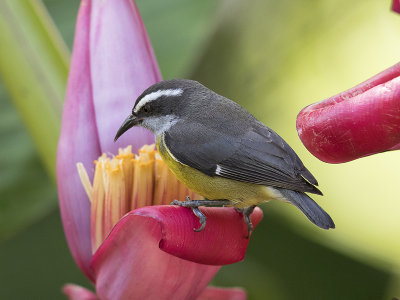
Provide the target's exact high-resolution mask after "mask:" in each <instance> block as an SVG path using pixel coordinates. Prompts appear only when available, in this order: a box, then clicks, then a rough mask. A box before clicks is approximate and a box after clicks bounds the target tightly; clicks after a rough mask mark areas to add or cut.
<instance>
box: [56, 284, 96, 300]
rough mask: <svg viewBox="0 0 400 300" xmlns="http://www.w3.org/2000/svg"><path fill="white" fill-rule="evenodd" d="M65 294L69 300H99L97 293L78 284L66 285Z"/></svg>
mask: <svg viewBox="0 0 400 300" xmlns="http://www.w3.org/2000/svg"><path fill="white" fill-rule="evenodd" d="M63 292H64V294H65V295H67V297H68V299H69V300H99V298H98V297H97V296H96V294H95V293H93V292H92V291H89V290H88V289H86V288H84V287H81V286H79V285H76V284H72V283H70V284H66V285H64V287H63Z"/></svg>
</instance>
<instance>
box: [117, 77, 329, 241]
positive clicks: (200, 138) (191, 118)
mask: <svg viewBox="0 0 400 300" xmlns="http://www.w3.org/2000/svg"><path fill="white" fill-rule="evenodd" d="M136 125H140V126H143V127H145V128H147V129H149V130H151V131H152V132H153V133H154V135H155V138H156V145H157V149H158V151H159V153H160V155H161V157H162V159H163V160H164V161H165V163H166V164H167V166H168V167H169V168H170V170H171V171H172V172H173V173H174V174H175V176H176V177H177V178H178V179H179V180H180V181H181V182H183V183H184V184H185V185H186V186H187V187H188V188H190V189H191V190H193V191H194V192H196V193H198V194H200V195H202V196H204V197H205V198H206V200H190V199H188V201H176V200H175V201H173V203H172V204H176V205H181V206H185V207H190V208H192V210H193V212H194V213H195V214H196V216H198V217H199V219H200V223H201V227H200V228H199V229H195V230H196V231H200V230H202V229H203V228H204V226H205V224H206V217H205V216H204V215H203V214H202V213H201V211H200V210H199V209H198V207H199V206H204V205H206V206H220V205H224V206H225V205H226V206H233V207H236V208H237V209H238V210H239V211H242V212H243V215H244V219H245V221H246V223H247V226H248V230H249V235H250V233H251V231H252V230H253V226H252V224H251V221H250V217H249V216H250V214H251V213H252V211H253V209H254V207H255V206H256V205H258V204H260V203H262V202H265V201H269V200H271V199H279V200H283V201H288V202H290V203H292V204H293V205H295V206H296V207H298V208H299V209H300V210H301V211H302V212H303V213H304V214H305V215H306V216H307V218H308V219H309V220H310V221H311V222H313V223H314V224H315V225H317V226H319V227H321V228H323V229H329V228H335V224H334V223H333V221H332V219H331V217H330V216H329V215H328V214H327V213H326V212H325V211H324V210H323V209H322V208H321V207H320V206H319V205H318V204H317V203H316V202H314V200H312V199H311V198H310V197H309V196H307V195H306V194H305V193H313V194H318V195H322V193H321V191H320V190H319V189H318V188H316V187H315V186H316V185H318V182H317V180H316V179H315V178H314V176H313V175H312V174H311V173H310V171H308V170H307V168H306V167H305V166H304V165H303V163H302V162H301V160H300V158H299V157H298V156H297V154H296V153H295V152H294V150H293V149H292V148H291V147H290V146H289V145H288V144H287V143H286V142H285V141H284V140H283V139H282V138H281V137H280V136H279V135H278V134H276V133H275V132H274V131H273V130H271V129H270V128H268V127H267V126H265V125H264V124H262V123H261V122H260V121H258V120H257V119H256V118H255V117H254V116H253V115H252V114H250V113H249V112H248V111H247V110H245V109H244V108H243V107H241V106H240V105H238V104H237V103H235V102H233V101H231V100H229V99H227V98H225V97H223V96H221V95H218V94H216V93H215V92H213V91H211V90H210V89H208V88H206V87H205V86H203V85H202V84H200V83H198V82H196V81H192V80H186V79H173V80H166V81H162V82H159V83H157V84H154V85H153V86H151V87H149V88H148V89H147V90H145V91H144V92H143V93H142V94H141V95H140V96H139V98H138V99H137V100H136V103H135V105H134V107H133V109H132V114H131V115H130V116H128V118H127V119H126V120H125V121H124V123H123V124H122V126H121V127H120V128H119V130H118V132H117V134H116V136H115V140H117V139H118V138H119V137H120V136H121V135H122V134H123V133H124V132H125V131H127V130H128V129H129V128H131V127H133V126H136Z"/></svg>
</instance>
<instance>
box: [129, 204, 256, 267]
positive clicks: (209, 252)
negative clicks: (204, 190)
mask: <svg viewBox="0 0 400 300" xmlns="http://www.w3.org/2000/svg"><path fill="white" fill-rule="evenodd" d="M201 211H203V213H204V214H205V216H206V217H207V223H206V227H205V228H204V229H203V230H202V231H201V232H195V231H193V228H199V227H200V223H199V219H198V218H197V217H196V216H195V215H194V214H193V213H192V211H191V210H190V209H187V208H183V207H178V206H147V207H143V208H140V209H136V210H134V211H132V213H133V214H135V215H141V216H146V217H151V218H155V219H156V220H157V221H158V222H159V223H160V225H161V226H162V234H163V236H162V239H161V241H160V248H161V249H162V250H164V251H165V252H167V253H170V254H172V255H175V256H177V257H180V258H183V259H186V260H190V261H193V262H197V263H201V264H207V265H227V264H232V263H235V262H238V261H241V260H243V259H244V255H245V253H246V250H247V246H248V244H249V241H250V239H248V238H246V236H247V234H248V233H247V225H246V224H245V222H244V220H243V216H242V214H239V213H238V212H237V211H236V210H235V209H234V208H201ZM251 219H252V222H253V224H254V226H257V225H258V223H259V222H260V221H261V219H262V211H261V210H260V209H259V208H257V209H256V210H255V212H254V213H253V214H252V216H251ZM210 245H212V247H211V248H210Z"/></svg>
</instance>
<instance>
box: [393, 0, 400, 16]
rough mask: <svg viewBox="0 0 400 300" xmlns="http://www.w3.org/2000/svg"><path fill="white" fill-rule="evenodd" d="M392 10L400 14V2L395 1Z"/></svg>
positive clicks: (399, 0)
mask: <svg viewBox="0 0 400 300" xmlns="http://www.w3.org/2000/svg"><path fill="white" fill-rule="evenodd" d="M392 10H393V11H394V12H397V13H399V14H400V0H393V3H392Z"/></svg>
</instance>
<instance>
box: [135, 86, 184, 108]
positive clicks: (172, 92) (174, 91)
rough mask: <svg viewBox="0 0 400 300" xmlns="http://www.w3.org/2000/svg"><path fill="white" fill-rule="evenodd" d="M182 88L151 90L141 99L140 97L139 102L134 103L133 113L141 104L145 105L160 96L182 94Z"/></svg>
mask: <svg viewBox="0 0 400 300" xmlns="http://www.w3.org/2000/svg"><path fill="white" fill-rule="evenodd" d="M182 93H183V90H182V89H168V90H158V91H156V92H152V93H150V94H148V95H146V96H144V97H143V98H142V99H140V101H139V103H138V104H137V105H136V107H135V109H134V111H133V112H134V113H137V112H138V111H139V110H140V109H141V108H142V107H143V106H145V105H146V104H147V103H149V102H151V101H154V100H157V99H158V98H160V97H161V96H167V97H169V96H179V95H182Z"/></svg>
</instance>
